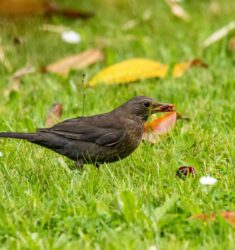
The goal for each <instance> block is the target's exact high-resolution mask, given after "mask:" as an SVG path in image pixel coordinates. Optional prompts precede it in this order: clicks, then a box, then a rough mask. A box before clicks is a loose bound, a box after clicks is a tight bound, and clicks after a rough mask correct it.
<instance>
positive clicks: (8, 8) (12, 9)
mask: <svg viewBox="0 0 235 250" xmlns="http://www.w3.org/2000/svg"><path fill="white" fill-rule="evenodd" d="M47 8H48V2H47V1H44V0H1V4H0V15H4V16H5V15H6V16H21V15H30V14H34V13H40V14H42V13H44V12H45V10H46V9H47Z"/></svg>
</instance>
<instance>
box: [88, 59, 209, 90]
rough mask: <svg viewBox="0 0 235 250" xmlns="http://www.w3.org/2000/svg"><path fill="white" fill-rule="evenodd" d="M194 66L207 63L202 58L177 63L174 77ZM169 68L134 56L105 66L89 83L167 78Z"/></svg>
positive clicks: (92, 84)
mask: <svg viewBox="0 0 235 250" xmlns="http://www.w3.org/2000/svg"><path fill="white" fill-rule="evenodd" d="M194 66H199V67H205V66H206V64H205V63H203V62H202V61H201V60H200V59H194V60H191V61H187V62H184V63H179V64H175V65H174V67H173V70H172V77H179V76H182V75H183V74H184V73H185V72H186V71H187V70H188V69H189V68H191V67H194ZM168 70H169V65H168V64H161V63H159V62H157V61H154V60H149V59H143V58H133V59H129V60H126V61H123V62H120V63H117V64H114V65H111V66H109V67H107V68H104V69H103V70H101V71H100V72H98V73H97V74H96V75H95V76H94V77H93V78H92V79H91V80H90V82H89V85H90V86H95V85H97V84H99V83H104V84H125V83H129V82H135V81H138V80H142V79H148V78H165V77H166V76H167V74H168Z"/></svg>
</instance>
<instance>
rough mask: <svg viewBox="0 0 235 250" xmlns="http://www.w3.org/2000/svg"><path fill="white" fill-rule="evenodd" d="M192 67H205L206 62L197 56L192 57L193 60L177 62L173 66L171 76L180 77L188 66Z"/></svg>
mask: <svg viewBox="0 0 235 250" xmlns="http://www.w3.org/2000/svg"><path fill="white" fill-rule="evenodd" d="M192 67H204V68H207V67H208V65H207V64H206V63H204V62H203V61H202V60H201V59H198V58H196V59H193V60H191V61H188V62H184V63H178V64H175V66H174V68H173V72H172V76H173V77H180V76H182V75H183V74H184V73H185V72H186V71H187V70H188V69H189V68H192Z"/></svg>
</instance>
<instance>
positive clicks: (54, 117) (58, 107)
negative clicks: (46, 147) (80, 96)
mask: <svg viewBox="0 0 235 250" xmlns="http://www.w3.org/2000/svg"><path fill="white" fill-rule="evenodd" d="M62 113H63V104H61V103H56V104H54V105H53V106H52V107H51V108H50V110H49V112H48V113H47V116H46V122H45V124H46V126H48V127H51V126H53V125H54V124H55V123H56V122H58V120H59V118H60V117H61V115H62Z"/></svg>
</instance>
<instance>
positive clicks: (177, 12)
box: [165, 0, 190, 21]
mask: <svg viewBox="0 0 235 250" xmlns="http://www.w3.org/2000/svg"><path fill="white" fill-rule="evenodd" d="M165 2H166V3H167V5H168V6H170V8H171V12H172V14H173V15H174V16H176V17H178V18H179V19H181V20H183V21H189V20H190V16H189V14H188V13H187V12H186V11H185V10H184V9H183V7H182V6H180V5H179V4H178V3H177V1H175V0H165Z"/></svg>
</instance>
